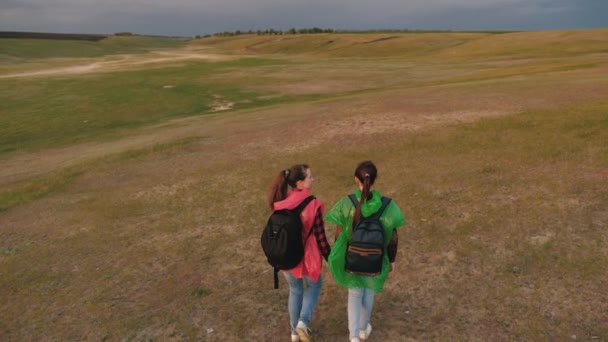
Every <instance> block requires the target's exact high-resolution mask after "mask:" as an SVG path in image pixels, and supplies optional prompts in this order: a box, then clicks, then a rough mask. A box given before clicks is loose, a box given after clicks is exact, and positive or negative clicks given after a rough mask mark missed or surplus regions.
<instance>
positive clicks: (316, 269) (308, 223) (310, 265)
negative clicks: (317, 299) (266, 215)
mask: <svg viewBox="0 0 608 342" xmlns="http://www.w3.org/2000/svg"><path fill="white" fill-rule="evenodd" d="M308 196H310V192H309V191H308V189H302V190H300V189H294V190H293V191H291V192H290V193H289V194H288V195H287V198H286V199H284V200H282V201H279V202H275V203H274V210H281V209H294V208H295V207H297V206H298V205H299V204H300V203H302V201H303V200H304V199H306V197H308ZM323 208H324V206H323V203H321V201H319V200H318V199H316V198H315V199H314V200H312V201H311V202H310V203H309V204H308V205H307V206H306V208H304V210H303V211H302V215H301V216H300V217H301V218H302V225H303V229H302V240H303V241H305V242H304V258H303V259H302V261H301V262H300V263H299V264H298V265H297V266H296V267H294V268H292V269H290V270H287V271H282V272H289V273H291V275H293V276H294V277H295V278H302V277H304V276H307V277H309V278H310V279H311V280H312V281H314V282H315V283H316V282H317V280H318V279H319V275H321V265H322V262H323V257H322V255H321V251H319V246H318V245H317V239H316V238H315V237H314V233H311V229H312V226H313V224H314V219H315V214H316V213H317V210H321V214H323ZM309 234H310V236H309ZM307 237H308V238H307ZM305 239H306V240H305Z"/></svg>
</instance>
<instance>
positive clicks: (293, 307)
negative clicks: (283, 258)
mask: <svg viewBox="0 0 608 342" xmlns="http://www.w3.org/2000/svg"><path fill="white" fill-rule="evenodd" d="M281 273H283V274H284V275H285V279H287V283H289V302H288V305H287V307H288V309H289V321H290V325H291V333H292V334H295V333H296V325H297V324H298V321H302V322H304V323H305V324H306V325H308V323H309V322H310V319H311V318H312V312H313V310H314V309H315V305H317V301H318V300H319V294H320V293H321V285H322V283H323V282H322V280H321V276H320V275H319V279H318V280H317V282H316V283H315V282H313V281H312V280H311V279H310V278H308V277H304V278H299V279H298V278H296V277H294V276H292V275H291V273H289V272H281ZM304 283H306V288H304Z"/></svg>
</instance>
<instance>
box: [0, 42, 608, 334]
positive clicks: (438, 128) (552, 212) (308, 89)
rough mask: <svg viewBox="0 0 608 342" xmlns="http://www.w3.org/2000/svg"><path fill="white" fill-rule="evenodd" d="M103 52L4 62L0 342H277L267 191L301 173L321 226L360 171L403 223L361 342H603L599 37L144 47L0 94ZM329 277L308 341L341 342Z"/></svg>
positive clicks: (602, 71) (606, 45) (281, 295)
mask: <svg viewBox="0 0 608 342" xmlns="http://www.w3.org/2000/svg"><path fill="white" fill-rule="evenodd" d="M329 41H331V43H327V42H329ZM102 42H103V41H102ZM100 43H101V42H99V43H91V42H70V44H74V45H72V46H70V47H69V48H65V47H64V46H56V45H52V44H62V42H47V41H45V42H38V45H36V44H37V43H36V42H35V41H32V42H31V43H28V44H30V45H29V46H27V48H24V47H23V45H21V44H24V43H23V42H19V41H17V40H11V41H10V42H8V41H1V42H0V51H1V52H0V55H2V56H6V51H17V50H18V51H20V52H19V53H18V54H17V53H13V54H12V55H11V56H14V57H11V58H4V57H0V77H3V76H5V78H3V79H0V101H1V102H2V103H3V105H2V107H0V312H2V313H3V318H2V319H1V320H0V340H2V341H57V340H62V341H63V340H69V341H72V340H91V341H99V340H105V341H116V340H121V341H143V340H146V341H148V340H158V341H238V340H259V341H286V340H288V339H289V327H288V316H287V309H286V306H287V295H288V292H287V284H286V283H285V282H284V281H283V280H281V285H280V289H279V290H278V291H277V290H273V289H272V273H271V269H270V267H269V266H268V265H267V264H266V262H265V259H264V257H263V254H262V252H261V249H260V246H259V235H260V232H261V229H262V226H263V224H264V223H265V220H266V218H267V215H268V212H267V209H266V204H265V194H266V190H267V188H268V185H269V184H270V182H271V180H272V178H273V177H274V176H275V174H276V173H277V172H278V171H279V170H281V169H283V168H285V167H287V166H289V165H291V164H294V163H299V162H307V163H308V164H310V165H311V166H312V168H313V172H314V173H315V187H314V189H313V192H314V193H315V195H317V197H318V198H320V199H321V200H322V201H324V202H325V203H326V206H327V207H330V206H331V205H333V203H335V202H336V201H337V200H338V199H339V198H340V197H341V196H343V195H345V194H347V193H348V192H350V191H353V189H354V184H353V183H352V172H353V169H354V167H355V165H356V164H357V163H358V162H359V161H361V160H364V159H372V160H374V161H375V162H376V164H377V165H378V167H379V178H378V181H377V187H378V189H379V190H380V191H381V192H383V193H384V194H386V195H387V196H390V197H392V198H394V200H395V201H396V202H397V203H398V204H399V205H400V207H401V208H402V210H403V211H404V214H405V216H406V220H407V221H406V225H405V226H404V227H403V228H402V231H401V232H400V244H399V252H398V256H397V264H396V270H395V271H394V272H393V273H392V274H391V276H390V277H389V280H388V282H387V285H386V288H385V290H384V291H383V292H382V293H381V294H379V295H378V296H377V297H376V298H377V299H376V303H375V306H374V313H373V316H372V324H373V325H374V333H373V334H372V337H371V338H370V340H375V341H428V340H439V341H444V340H446V341H447V340H449V341H453V340H457V341H513V340H518V341H540V340H543V341H545V340H551V341H553V340H557V341H564V340H574V339H576V340H585V341H586V340H592V341H606V340H608V323H607V322H608V294H606V291H605V284H606V282H607V281H608V271H607V270H608V233H607V232H606V227H608V187H607V186H606V184H608V183H607V181H608V115H607V113H608V100H607V99H608V77H606V75H607V74H608V73H607V72H608V31H607V30H589V31H555V32H518V33H505V34H499V35H496V34H489V33H407V34H399V33H390V34H381V33H373V34H333V35H329V34H327V35H326V34H323V35H302V36H299V35H296V36H273V37H267V36H239V37H233V38H205V39H200V40H196V41H192V42H189V43H187V44H186V43H175V44H177V45H171V44H174V43H173V42H166V41H163V42H159V43H158V44H156V43H153V42H139V43H138V44H144V43H145V44H148V43H149V45H146V47H145V49H139V48H131V47H128V45H129V44H127V45H125V46H124V47H121V48H116V49H117V50H113V49H114V48H111V49H110V50H112V51H118V50H120V49H123V48H124V49H126V50H122V52H120V53H121V54H134V56H131V57H128V58H130V59H128V60H129V61H130V62H129V63H130V64H121V65H120V67H116V68H111V69H95V70H94V71H92V72H88V71H86V72H85V71H83V72H77V73H71V72H70V73H65V74H61V73H53V74H47V75H31V76H27V75H25V76H14V74H15V73H17V72H18V73H22V72H27V71H36V72H38V71H41V70H44V68H48V69H53V68H63V67H65V66H66V65H69V64H70V63H77V64H82V63H96V62H98V61H100V60H104V61H105V60H106V59H107V58H108V56H107V55H106V54H107V53H114V52H107V51H110V50H104V51H106V52H104V53H102V54H100V55H86V53H89V52H83V54H75V52H74V51H78V50H82V51H93V50H95V49H97V48H99V49H105V48H106V47H100V46H99V45H96V44H100ZM48 44H51V45H48ZM332 44H333V45H332ZM119 45H120V44H119ZM87 49H89V50H87ZM157 49H158V50H163V51H169V50H170V52H171V56H173V57H175V56H184V55H186V54H188V57H187V58H186V59H180V60H179V61H175V60H173V61H172V60H165V59H163V60H160V57H159V56H158V55H155V52H154V51H156V50H157ZM144 50H145V51H144ZM146 51H148V52H146ZM207 54H216V55H222V56H226V58H223V59H208V58H207V57H205V56H207ZM41 57H44V58H47V57H48V58H49V59H41ZM83 57H86V58H85V59H83ZM17 58H18V59H19V61H18V63H16V62H15V61H16V59H17ZM56 58H60V60H57V59H56ZM110 58H114V57H110ZM125 58H127V57H125ZM153 58H159V59H158V60H157V61H156V62H154V63H149V64H137V63H135V62H136V61H150V60H151V59H153ZM134 61H135V62H134ZM62 70H63V69H62ZM8 76H10V77H8ZM326 228H327V231H328V236H330V237H333V232H334V227H333V226H328V227H326ZM331 240H332V241H331V242H332V244H333V239H331ZM324 277H325V280H324V287H323V290H322V293H321V299H320V302H319V305H318V306H317V309H316V311H315V314H314V317H313V322H312V324H311V327H312V329H313V331H314V337H315V340H317V341H341V340H346V339H347V336H348V329H347V322H346V320H347V318H346V296H347V293H346V290H344V289H342V288H341V287H340V286H338V285H337V284H336V283H335V282H334V281H333V280H332V278H331V274H330V273H329V271H328V269H327V267H325V269H324Z"/></svg>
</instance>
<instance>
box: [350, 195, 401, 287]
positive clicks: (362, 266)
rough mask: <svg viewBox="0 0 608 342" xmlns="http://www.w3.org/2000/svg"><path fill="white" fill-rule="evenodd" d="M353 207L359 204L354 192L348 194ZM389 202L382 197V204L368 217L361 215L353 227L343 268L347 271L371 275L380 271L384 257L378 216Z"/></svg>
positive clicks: (382, 229)
mask: <svg viewBox="0 0 608 342" xmlns="http://www.w3.org/2000/svg"><path fill="white" fill-rule="evenodd" d="M348 197H349V198H350V200H351V201H352V202H353V204H354V205H355V207H357V205H358V204H359V202H358V201H357V197H355V195H354V194H352V195H349V196H348ZM390 202H391V199H390V198H388V197H382V206H381V207H380V209H379V210H378V211H377V212H376V213H374V214H373V215H372V216H369V217H362V218H361V221H359V223H358V224H357V226H355V227H353V231H352V234H351V240H350V242H349V243H348V248H347V250H346V263H345V268H346V271H347V272H350V273H354V274H358V275H366V276H373V275H378V274H380V272H382V260H383V258H384V227H382V223H380V216H382V213H383V212H384V209H386V207H387V206H388V204H389V203H390Z"/></svg>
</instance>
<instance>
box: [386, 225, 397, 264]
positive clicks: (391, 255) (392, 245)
mask: <svg viewBox="0 0 608 342" xmlns="http://www.w3.org/2000/svg"><path fill="white" fill-rule="evenodd" d="M398 244H399V237H398V236H397V229H393V237H392V238H391V241H389V243H388V247H387V251H388V261H390V263H391V270H392V264H393V263H394V262H395V259H396V258H397V245H398Z"/></svg>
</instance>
